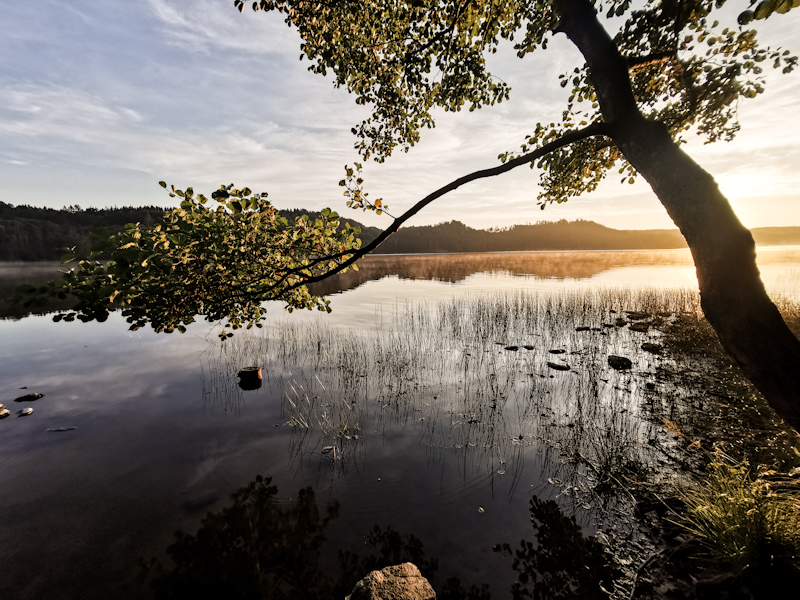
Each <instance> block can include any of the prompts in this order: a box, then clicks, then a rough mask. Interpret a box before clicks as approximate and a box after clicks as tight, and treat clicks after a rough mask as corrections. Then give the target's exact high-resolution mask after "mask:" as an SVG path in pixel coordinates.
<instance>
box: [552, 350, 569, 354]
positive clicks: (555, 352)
mask: <svg viewBox="0 0 800 600" xmlns="http://www.w3.org/2000/svg"><path fill="white" fill-rule="evenodd" d="M566 352H567V351H566V350H550V354H566Z"/></svg>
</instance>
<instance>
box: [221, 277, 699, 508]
mask: <svg viewBox="0 0 800 600" xmlns="http://www.w3.org/2000/svg"><path fill="white" fill-rule="evenodd" d="M625 311H633V312H635V313H647V314H646V315H644V314H635V315H629V314H628V313H626V312H625ZM687 312H688V313H691V314H695V315H696V314H698V312H699V303H698V301H697V297H696V294H694V293H691V292H688V291H685V290H663V289H641V290H637V291H631V290H629V289H600V290H589V291H587V290H580V291H579V290H570V291H564V292H561V293H530V292H527V293H523V292H519V293H502V294H491V295H475V296H472V297H460V298H453V299H450V300H446V301H440V302H426V301H419V302H413V303H409V304H407V305H406V306H404V307H402V309H401V310H399V311H397V312H396V313H395V316H394V320H393V322H392V325H391V327H389V329H388V330H379V329H377V328H376V329H375V330H370V329H365V330H361V331H354V330H350V331H339V330H333V329H330V328H328V327H326V326H325V323H324V320H320V321H319V322H318V323H313V324H293V323H291V322H282V323H278V324H275V325H274V326H272V327H270V328H266V330H265V331H263V332H261V333H259V334H257V335H255V336H249V337H244V336H242V337H236V338H233V340H230V341H228V342H227V343H226V344H225V345H224V346H223V350H222V351H221V353H220V354H218V355H216V356H215V358H214V359H213V361H212V362H214V364H213V365H212V366H211V368H210V369H209V372H213V373H222V375H217V376H216V377H217V378H218V380H217V381H216V382H215V384H213V385H212V384H211V382H209V386H208V388H209V395H210V396H211V397H216V398H217V399H218V400H219V401H220V402H223V403H224V406H225V408H226V409H231V410H235V409H236V407H237V406H239V403H240V402H241V397H240V396H237V394H240V392H237V391H236V388H235V386H234V385H231V382H232V381H235V373H236V372H237V371H238V369H240V368H242V367H246V366H250V365H253V364H256V365H259V366H261V367H263V369H264V373H265V377H266V380H265V386H266V387H268V388H269V389H270V391H271V392H272V393H275V394H279V395H280V396H281V398H282V402H283V410H284V414H285V415H286V423H287V424H288V425H290V426H291V427H292V428H293V430H294V431H295V436H294V441H293V451H294V452H296V453H297V454H298V457H299V458H298V460H302V455H303V453H313V452H316V451H318V449H319V448H320V447H333V448H334V449H335V452H336V453H337V457H338V458H340V459H341V460H340V461H339V464H340V465H345V464H346V463H347V461H348V460H351V459H353V458H354V457H357V456H360V455H361V453H362V452H363V448H362V449H361V450H360V449H359V448H360V447H361V446H362V445H363V444H364V443H365V435H364V434H365V433H369V434H372V433H376V432H377V433H380V432H383V431H387V430H389V429H392V428H406V429H412V428H413V429H414V430H415V431H417V432H418V433H419V435H420V443H421V444H424V445H425V446H426V447H427V449H428V453H429V456H430V460H434V461H437V460H440V459H443V457H444V456H446V455H447V454H448V453H455V454H456V455H457V456H458V457H459V468H460V469H463V470H465V471H466V470H471V471H476V470H480V471H485V472H487V473H491V474H493V475H497V474H508V475H509V476H511V477H512V478H514V477H516V474H517V473H518V471H519V470H520V468H521V464H522V461H523V460H524V456H525V455H526V453H528V454H530V452H534V453H535V456H536V460H537V461H540V463H541V468H542V470H543V472H545V473H546V474H547V475H549V477H547V478H546V479H548V480H550V484H555V485H557V486H558V487H559V489H560V490H561V493H562V494H563V495H565V496H569V498H570V499H572V500H573V501H574V502H575V504H576V506H583V505H588V504H589V503H590V498H589V496H590V495H591V494H589V491H590V490H591V489H593V488H598V487H600V486H602V485H604V484H607V485H608V487H612V485H611V484H613V487H619V486H618V483H619V481H620V480H621V479H622V478H623V474H624V473H628V474H630V472H632V471H635V469H637V468H640V467H641V465H642V464H644V463H646V462H648V461H649V460H650V452H651V448H650V447H649V446H647V443H648V441H652V440H653V439H654V438H655V437H656V436H657V431H656V430H657V429H658V427H657V426H655V425H653V424H652V423H651V421H650V420H648V419H646V418H644V417H645V415H644V413H643V412H642V411H643V406H644V405H645V404H646V403H647V402H646V400H647V398H648V397H649V396H651V395H652V392H651V391H649V390H648V389H647V388H646V387H645V385H644V383H645V382H646V381H652V380H653V377H654V373H655V367H656V365H658V364H662V363H663V362H664V361H665V360H666V359H664V358H662V357H659V356H656V355H653V354H649V353H646V352H643V351H642V350H641V349H640V346H641V344H642V343H643V342H645V341H647V342H651V343H653V342H658V341H659V339H660V337H661V335H662V334H661V332H660V331H659V330H658V329H656V328H653V329H650V330H649V331H648V332H636V331H631V330H630V329H629V327H627V326H625V325H626V324H627V323H628V322H629V321H631V320H632V319H637V320H638V321H640V322H642V321H649V322H650V323H652V324H653V325H654V326H660V327H662V328H663V325H664V324H666V323H668V322H669V321H670V320H671V319H673V318H674V317H673V315H675V314H678V313H687ZM587 327H588V328H589V330H588V331H587V330H582V331H578V330H577V329H578V328H587ZM514 348H516V349H514ZM552 350H556V351H558V352H559V354H553V353H551V351H552ZM612 354H613V355H622V356H626V357H628V358H630V359H631V360H632V362H633V368H632V369H631V370H630V371H615V370H614V369H611V368H610V367H609V365H608V361H607V357H608V356H609V355H612ZM548 363H555V364H564V365H568V366H569V370H566V371H559V370H555V369H553V368H551V367H550V366H548ZM225 379H227V381H228V383H225V382H224V381H223V380H225ZM214 389H218V390H224V392H223V393H221V394H215V392H214V391H213V390H214ZM576 465H578V466H577V467H576ZM550 484H545V485H550Z"/></svg>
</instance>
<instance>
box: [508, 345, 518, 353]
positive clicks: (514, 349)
mask: <svg viewBox="0 0 800 600" xmlns="http://www.w3.org/2000/svg"><path fill="white" fill-rule="evenodd" d="M505 350H508V351H509V352H516V351H517V350H519V346H506V347H505Z"/></svg>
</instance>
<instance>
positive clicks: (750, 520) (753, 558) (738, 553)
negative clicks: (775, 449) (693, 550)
mask: <svg viewBox="0 0 800 600" xmlns="http://www.w3.org/2000/svg"><path fill="white" fill-rule="evenodd" d="M795 471H799V470H798V469H795ZM793 474H794V475H798V474H800V472H798V473H794V472H793ZM792 488H795V489H794V490H793V489H792ZM796 488H797V481H796V480H794V481H793V480H792V478H790V477H788V476H781V475H779V474H778V473H776V472H775V471H772V470H768V469H766V468H763V467H761V468H758V469H755V468H753V467H752V466H751V465H750V464H749V463H748V462H747V461H742V462H736V461H734V460H733V459H731V458H730V457H728V456H726V455H724V454H722V453H719V452H718V453H716V454H715V455H714V459H713V460H712V462H711V463H710V465H709V466H708V477H707V479H706V480H705V481H704V482H703V483H702V484H701V485H699V486H697V487H694V488H690V489H688V490H686V491H684V492H682V494H681V495H682V496H683V500H684V502H685V505H686V512H685V514H684V515H682V517H681V518H680V519H678V520H677V521H676V524H678V525H680V526H681V527H682V528H684V529H685V530H686V531H688V532H689V533H691V534H692V536H693V537H694V538H695V539H696V540H697V541H698V542H699V543H700V544H702V545H703V546H704V547H705V548H706V550H707V551H708V553H709V555H710V556H711V557H712V558H715V559H718V560H721V561H723V562H725V563H727V564H728V565H729V566H730V567H732V568H734V569H736V570H738V571H741V570H744V569H745V568H748V567H751V568H754V569H759V570H760V569H761V568H762V567H769V566H771V565H772V564H773V562H774V561H775V559H776V557H787V558H788V557H789V556H790V555H792V554H793V553H794V554H796V553H797V552H798V551H800V494H798V493H797V490H796Z"/></svg>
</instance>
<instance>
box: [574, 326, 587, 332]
mask: <svg viewBox="0 0 800 600" xmlns="http://www.w3.org/2000/svg"><path fill="white" fill-rule="evenodd" d="M575 331H589V328H588V327H576V328H575Z"/></svg>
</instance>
